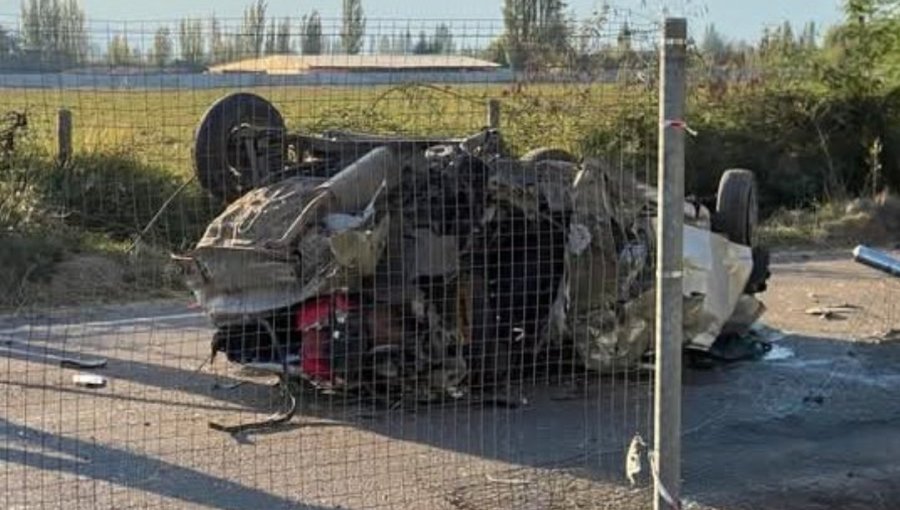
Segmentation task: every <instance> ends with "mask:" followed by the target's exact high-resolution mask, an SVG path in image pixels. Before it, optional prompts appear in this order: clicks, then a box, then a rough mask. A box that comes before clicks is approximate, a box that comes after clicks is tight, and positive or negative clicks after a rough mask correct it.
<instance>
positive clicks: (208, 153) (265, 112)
mask: <svg viewBox="0 0 900 510" xmlns="http://www.w3.org/2000/svg"><path fill="white" fill-rule="evenodd" d="M242 124H249V125H252V126H258V127H265V128H272V129H281V130H284V127H285V125H284V119H283V118H282V117H281V113H279V112H278V110H277V109H276V108H275V106H273V105H272V103H270V102H269V101H267V100H266V99H264V98H262V97H260V96H258V95H256V94H250V93H247V92H239V93H235V94H229V95H226V96H224V97H222V98H220V99H219V100H218V101H216V102H215V103H213V105H212V106H210V107H209V109H208V110H207V111H206V112H205V113H204V114H203V117H202V118H201V119H200V123H199V124H198V125H197V129H196V131H195V132H194V154H193V156H194V172H195V174H196V176H197V180H198V182H199V183H200V185H201V186H203V188H204V189H206V190H207V191H208V192H209V193H210V194H212V195H213V196H215V197H217V198H219V199H221V200H223V201H225V202H226V203H228V202H232V201H234V200H235V199H237V198H238V197H240V196H241V195H243V194H244V193H246V192H247V191H249V190H250V189H252V188H253V187H255V186H256V185H258V184H259V182H258V181H260V180H261V177H263V178H264V177H265V176H253V175H252V174H253V172H252V170H251V169H249V168H246V167H245V166H246V165H242V164H241V163H239V162H235V161H234V154H233V153H236V152H235V151H239V150H241V148H236V147H235V146H234V145H235V144H234V142H233V140H232V137H231V133H232V131H233V130H234V129H235V128H237V127H239V126H241V125H242ZM283 158H284V155H283V154H281V153H279V154H274V153H273V154H272V155H271V157H269V158H268V159H269V162H268V167H269V168H268V169H267V170H269V171H271V170H272V168H277V167H278V166H280V165H283Z"/></svg>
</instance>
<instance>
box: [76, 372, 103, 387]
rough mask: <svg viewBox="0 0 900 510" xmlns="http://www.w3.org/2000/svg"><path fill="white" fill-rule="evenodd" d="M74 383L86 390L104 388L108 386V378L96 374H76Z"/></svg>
mask: <svg viewBox="0 0 900 510" xmlns="http://www.w3.org/2000/svg"><path fill="white" fill-rule="evenodd" d="M72 382H73V383H75V385H76V386H83V387H85V388H102V387H104V386H106V378H105V377H103V376H102V375H96V374H75V375H73V376H72Z"/></svg>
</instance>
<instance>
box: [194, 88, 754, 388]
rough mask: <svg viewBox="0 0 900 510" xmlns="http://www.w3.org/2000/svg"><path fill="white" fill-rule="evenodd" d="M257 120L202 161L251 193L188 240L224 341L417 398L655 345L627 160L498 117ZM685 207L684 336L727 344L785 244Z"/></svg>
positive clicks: (238, 359)
mask: <svg viewBox="0 0 900 510" xmlns="http://www.w3.org/2000/svg"><path fill="white" fill-rule="evenodd" d="M253 97H256V96H253ZM214 109H215V107H214ZM214 109H213V110H211V111H214ZM208 117H209V114H208ZM232 117H234V114H232ZM270 117H271V114H270ZM207 121H208V119H207ZM279 122H280V118H279ZM239 127H240V129H237V128H236V127H234V126H232V127H230V128H229V130H228V131H227V134H228V137H231V138H229V139H230V140H233V139H234V137H243V138H241V140H243V141H241V142H229V143H232V144H234V145H236V146H237V147H238V150H240V148H241V147H243V148H244V150H245V154H244V155H243V156H241V155H240V154H238V155H236V156H233V158H232V159H231V160H230V161H231V162H230V163H228V161H229V160H227V159H223V161H225V162H226V165H225V166H228V168H229V170H230V171H231V175H230V176H226V177H211V176H212V175H213V174H211V173H210V170H209V168H208V165H207V167H206V168H203V165H204V164H205V163H203V164H198V174H199V175H200V177H201V181H202V182H203V184H204V185H205V186H206V187H207V188H208V189H210V191H212V192H213V193H215V194H218V195H220V196H222V197H223V198H225V199H226V200H231V199H233V200H234V201H233V202H231V203H230V204H229V205H228V207H227V208H226V210H225V211H224V212H223V213H222V214H221V215H220V216H219V217H217V218H216V219H215V220H214V221H213V222H212V223H211V224H210V225H209V227H208V229H207V231H206V233H205V235H204V236H203V238H202V239H201V240H200V241H199V242H198V243H197V245H196V247H195V248H194V249H193V250H192V251H191V252H190V253H188V254H185V255H184V256H181V257H179V260H180V262H181V263H182V266H183V267H184V268H185V270H186V277H187V282H188V285H189V286H190V288H191V289H192V291H193V292H194V294H195V296H196V297H197V299H198V302H199V303H200V304H201V305H202V306H203V308H204V309H205V310H206V311H207V312H208V313H209V315H210V317H211V318H212V320H213V322H214V324H215V325H216V327H217V332H216V334H215V336H214V338H213V341H212V348H213V352H222V353H224V354H225V355H226V356H227V358H228V359H229V360H230V361H232V362H235V363H239V364H242V365H247V366H253V367H256V368H262V369H268V370H271V371H272V372H273V373H282V374H286V375H288V374H289V375H291V376H297V377H301V378H303V379H305V380H307V381H310V382H312V383H313V384H314V385H316V386H317V387H320V388H324V389H329V390H363V391H371V392H375V393H380V394H383V393H385V392H391V394H392V395H404V396H407V395H409V396H412V397H414V398H416V399H434V398H441V397H446V396H450V397H459V396H462V395H464V394H465V393H466V392H467V391H469V390H471V389H472V388H482V387H490V386H494V385H502V384H508V383H509V382H510V381H518V380H521V379H523V378H534V377H536V376H537V374H550V373H556V374H560V373H573V372H574V371H576V370H577V371H581V372H584V371H587V370H589V371H596V372H616V371H623V370H627V369H630V368H633V367H635V366H636V365H637V364H639V363H640V362H641V360H642V359H644V358H645V356H647V355H648V352H649V351H650V348H651V345H652V325H653V303H654V289H653V277H654V271H655V268H654V263H653V262H654V256H655V247H654V241H655V225H654V223H655V217H656V209H655V200H656V197H655V191H654V190H653V189H651V188H648V187H646V186H644V185H641V184H639V183H637V182H636V181H634V180H633V178H632V177H631V176H630V175H629V173H628V172H627V171H624V170H621V169H616V168H613V167H612V166H609V165H606V164H604V162H603V161H602V160H600V159H588V160H585V161H581V162H577V161H575V160H574V158H572V157H570V156H568V155H566V154H563V153H560V151H538V152H534V153H530V154H529V155H527V156H526V157H523V158H511V157H508V156H507V155H506V154H504V151H503V150H501V147H502V142H501V140H500V136H499V133H498V132H496V131H494V130H483V131H480V132H478V133H475V134H474V135H472V136H470V137H468V138H463V139H444V140H440V139H438V140H432V139H417V138H384V137H376V136H374V135H365V134H358V133H345V132H337V133H335V132H333V133H325V134H322V135H316V136H310V135H299V134H290V133H287V132H286V131H285V130H283V126H280V125H277V123H276V126H275V129H273V128H271V126H270V127H266V128H265V129H255V130H254V129H252V126H248V125H247V124H246V123H241V124H240V126H239ZM215 129H220V130H222V129H224V128H215ZM238 131H241V133H238ZM248 131H250V134H249V135H248V134H247V132H248ZM261 132H262V135H261V134H260V133H261ZM273 132H274V133H276V135H277V136H276V135H272V133H273ZM286 133H287V134H286ZM200 135H202V129H201V130H200V132H199V134H198V136H200ZM206 136H209V135H208V134H207V135H206ZM247 137H250V138H251V139H252V143H245V142H246V140H247ZM223 138H225V137H224V136H223ZM275 138H277V139H278V140H280V142H277V143H274V142H273V141H272V140H273V139H275ZM223 143H224V142H223ZM198 145H200V141H199V140H198ZM273 147H274V148H273ZM203 149H204V150H205V151H209V150H212V149H215V148H214V147H204V148H203ZM273 150H274V151H276V152H278V154H276V155H275V156H274V157H273V155H272V153H271V152H272V151H273ZM236 154H237V153H236ZM289 154H292V155H293V156H292V157H293V160H291V159H292V158H291V156H290V155H289ZM234 158H237V159H234ZM254 158H255V162H254ZM248 160H249V161H250V163H247V161H248ZM235 161H236V162H235ZM273 161H274V163H273ZM201 163H202V162H201ZM207 163H209V161H207ZM242 164H243V168H242V166H241V165H242ZM248 174H252V175H253V178H252V179H250V180H248V179H247V177H246V176H247V175H248ZM754 198H755V197H754ZM753 212H754V213H755V211H753ZM685 214H686V227H685V338H686V340H687V342H688V345H687V347H689V348H692V349H698V350H703V351H709V350H710V348H711V347H712V346H713V345H714V343H715V341H716V339H717V338H719V337H721V336H722V335H723V334H743V332H746V329H747V328H748V327H749V325H750V324H751V323H752V322H753V321H754V320H755V319H756V318H757V317H758V316H759V314H761V313H762V311H763V306H762V304H761V303H760V302H759V301H757V300H756V299H755V298H754V297H753V295H754V294H756V293H757V292H759V291H761V290H764V288H765V280H766V278H767V276H768V272H767V268H766V267H765V266H766V265H767V260H766V257H765V252H764V250H758V249H755V248H751V247H750V246H749V244H750V243H749V242H745V243H741V242H734V241H733V240H730V239H729V234H728V233H721V234H720V233H715V232H713V230H715V229H716V226H715V224H716V223H717V222H716V221H715V217H714V215H711V214H710V213H709V211H708V210H706V209H705V208H704V207H702V206H699V205H693V204H687V206H686V212H685ZM726 223H727V222H726Z"/></svg>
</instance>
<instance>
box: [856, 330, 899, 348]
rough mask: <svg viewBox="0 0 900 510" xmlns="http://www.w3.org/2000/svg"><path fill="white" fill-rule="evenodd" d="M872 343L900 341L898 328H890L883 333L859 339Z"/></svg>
mask: <svg viewBox="0 0 900 510" xmlns="http://www.w3.org/2000/svg"><path fill="white" fill-rule="evenodd" d="M861 340H862V341H864V342H867V343H872V344H886V343H894V342H900V329H896V328H892V329H889V330H888V331H886V332H884V333H878V334H875V335H872V336H868V337H865V338H862V339H861Z"/></svg>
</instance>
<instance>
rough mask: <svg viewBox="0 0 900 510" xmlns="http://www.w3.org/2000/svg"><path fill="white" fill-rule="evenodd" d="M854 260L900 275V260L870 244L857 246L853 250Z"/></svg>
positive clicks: (883, 271) (884, 271)
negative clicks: (870, 246)
mask: <svg viewBox="0 0 900 510" xmlns="http://www.w3.org/2000/svg"><path fill="white" fill-rule="evenodd" d="M853 260H855V261H857V262H859V263H860V264H863V265H866V266H869V267H871V268H873V269H877V270H879V271H881V272H882V273H886V274H889V275H891V276H895V277H900V260H897V259H895V258H894V257H891V256H890V255H888V254H887V253H885V252H883V251H879V250H875V249H873V248H869V247H868V246H857V247H856V248H855V249H854V250H853Z"/></svg>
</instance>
